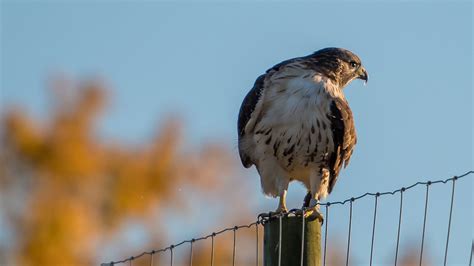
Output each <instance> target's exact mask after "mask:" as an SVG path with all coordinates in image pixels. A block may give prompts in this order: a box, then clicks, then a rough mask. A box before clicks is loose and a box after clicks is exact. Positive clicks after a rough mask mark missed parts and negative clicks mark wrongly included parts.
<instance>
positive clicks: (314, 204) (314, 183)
mask: <svg viewBox="0 0 474 266" xmlns="http://www.w3.org/2000/svg"><path fill="white" fill-rule="evenodd" d="M321 180H322V174H321V172H320V171H313V172H311V174H310V176H309V184H310V192H309V193H308V194H310V195H309V196H308V195H306V197H305V204H306V203H307V198H309V206H308V209H307V211H306V212H305V216H306V217H307V218H309V219H310V220H315V219H320V220H321V222H322V221H324V218H323V215H322V214H321V212H320V211H319V197H320V196H319V195H320V193H321V191H320V190H321Z"/></svg>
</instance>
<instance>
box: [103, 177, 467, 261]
mask: <svg viewBox="0 0 474 266" xmlns="http://www.w3.org/2000/svg"><path fill="white" fill-rule="evenodd" d="M471 174H474V171H468V172H466V173H464V174H462V175H459V176H453V177H451V178H448V179H445V180H437V181H426V182H416V183H415V184H413V185H410V186H408V187H402V188H399V189H397V190H394V191H387V192H376V193H372V192H367V193H365V194H363V195H360V196H358V197H352V198H349V199H346V200H343V201H333V202H326V203H318V204H319V205H322V206H330V205H335V204H339V205H344V204H346V203H348V202H351V201H352V202H354V201H356V200H359V199H362V198H364V197H367V196H374V197H375V196H379V197H380V196H384V195H395V194H397V193H399V192H401V191H402V190H403V192H406V191H407V190H409V189H412V188H414V187H416V186H419V185H427V184H429V185H430V186H431V185H434V184H439V183H442V184H446V183H447V182H449V181H452V180H455V179H456V180H457V181H458V180H460V179H461V178H463V177H465V176H468V175H471ZM305 210H306V208H303V209H292V210H290V211H288V212H287V213H272V212H270V213H263V214H260V215H258V217H257V221H255V222H252V223H250V224H247V225H239V226H233V227H228V228H225V229H222V230H220V231H218V232H213V233H211V234H209V235H206V236H202V237H199V238H193V239H189V240H183V241H181V242H179V243H178V244H176V245H170V246H167V247H164V248H162V249H158V250H152V251H145V252H142V253H141V254H139V255H137V256H132V257H129V258H126V259H123V260H118V261H111V262H108V263H102V264H101V265H102V266H105V265H115V264H120V263H125V262H129V261H133V260H135V259H138V258H140V257H142V256H144V255H153V254H156V253H160V252H165V251H167V250H171V249H173V248H177V247H179V246H181V245H183V244H185V243H192V242H196V241H200V240H205V239H208V238H209V237H212V236H216V235H219V234H222V233H225V232H227V231H232V230H238V229H242V228H251V227H252V226H254V225H257V226H258V225H259V224H265V223H266V222H268V221H269V220H270V219H271V218H279V217H280V216H288V215H300V214H301V213H303V212H304V211H305Z"/></svg>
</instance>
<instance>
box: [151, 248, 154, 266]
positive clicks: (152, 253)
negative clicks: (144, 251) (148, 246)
mask: <svg viewBox="0 0 474 266" xmlns="http://www.w3.org/2000/svg"><path fill="white" fill-rule="evenodd" d="M154 255H155V251H154V250H152V251H151V254H150V266H153V257H154Z"/></svg>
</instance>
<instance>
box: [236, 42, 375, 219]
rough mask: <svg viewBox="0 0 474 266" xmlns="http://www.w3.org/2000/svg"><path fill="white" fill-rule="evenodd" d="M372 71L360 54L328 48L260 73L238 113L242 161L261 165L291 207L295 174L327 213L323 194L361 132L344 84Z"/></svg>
mask: <svg viewBox="0 0 474 266" xmlns="http://www.w3.org/2000/svg"><path fill="white" fill-rule="evenodd" d="M354 79H362V80H364V81H365V82H367V79H368V75H367V71H366V70H365V68H364V67H363V66H362V63H361V61H360V59H359V57H358V56H357V55H355V54H354V53H352V52H350V51H348V50H345V49H341V48H326V49H322V50H319V51H317V52H315V53H313V54H311V55H308V56H304V57H298V58H294V59H290V60H286V61H283V62H281V63H279V64H277V65H275V66H274V67H272V68H270V69H269V70H267V72H266V73H265V74H263V75H261V76H260V77H258V78H257V80H256V81H255V84H254V86H253V88H252V89H251V90H250V92H249V93H248V94H247V96H246V97H245V99H244V101H243V103H242V106H241V108H240V113H239V120H238V133H239V154H240V158H241V160H242V164H243V165H244V166H245V167H246V168H249V167H251V166H252V165H255V166H256V168H257V170H258V173H259V174H260V181H261V186H262V189H263V192H264V193H265V194H266V195H269V196H272V197H280V202H279V205H278V208H277V212H286V211H287V208H286V203H285V198H286V193H287V190H288V185H289V183H290V182H291V181H293V180H298V181H300V182H302V183H303V184H304V185H305V186H306V188H307V189H308V194H307V195H306V197H305V203H304V207H310V209H309V211H308V213H309V214H310V215H313V216H316V217H320V218H322V215H321V214H320V213H319V210H318V207H319V205H318V202H319V200H320V199H321V198H324V197H326V196H327V195H328V194H329V193H331V191H332V189H333V188H334V185H335V184H336V181H337V176H338V174H339V171H340V170H341V168H342V166H343V165H344V166H346V165H347V164H348V163H349V159H350V157H351V155H352V151H353V148H354V145H355V144H356V132H355V128H354V120H353V117H352V112H351V109H350V108H349V104H348V102H347V100H346V99H345V97H344V93H343V88H344V87H345V86H346V85H347V84H348V83H349V82H351V81H352V80H354Z"/></svg>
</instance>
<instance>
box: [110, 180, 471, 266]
mask: <svg viewBox="0 0 474 266" xmlns="http://www.w3.org/2000/svg"><path fill="white" fill-rule="evenodd" d="M472 176H474V171H468V172H466V173H464V174H462V175H459V176H453V177H451V178H448V179H444V180H437V181H424V182H421V181H420V182H417V183H415V184H412V185H410V186H407V187H402V188H399V189H396V190H393V191H387V192H376V193H371V192H368V193H365V194H363V195H360V196H357V197H352V198H349V199H346V200H343V201H334V202H325V203H320V206H323V207H324V213H325V218H324V238H323V240H322V241H323V243H322V245H323V252H322V264H323V265H327V264H326V263H327V253H328V251H327V250H328V230H329V229H328V224H329V223H330V221H331V219H332V217H331V216H330V214H331V213H330V210H331V206H334V205H343V206H347V205H348V213H349V219H348V224H347V226H348V234H347V243H346V252H345V255H346V257H345V265H349V264H350V258H351V253H350V251H351V234H352V223H353V204H354V203H355V202H356V201H358V200H360V199H362V198H368V197H373V199H374V205H373V206H374V207H373V216H372V223H371V224H372V226H371V227H372V228H371V241H370V243H371V244H370V259H369V264H370V265H373V257H374V245H375V239H376V228H377V211H378V208H379V198H380V197H383V196H395V195H399V203H398V219H397V221H398V222H397V234H396V247H395V251H394V258H393V263H394V265H398V264H399V260H400V256H399V249H400V235H401V229H402V225H403V224H402V223H403V215H404V211H405V208H406V207H405V206H404V195H405V194H406V193H407V192H408V191H409V190H412V189H413V188H415V187H419V186H425V189H424V204H423V206H424V207H423V226H422V231H421V236H420V238H421V244H420V246H419V265H422V264H423V259H424V249H425V239H426V226H427V223H428V218H429V216H428V215H427V214H428V209H429V200H430V189H431V187H432V186H434V185H448V184H451V189H450V203H449V213H448V223H447V225H446V235H445V245H444V256H443V265H447V263H448V256H449V244H450V237H451V228H452V217H453V206H454V204H455V193H456V183H457V182H459V180H461V179H466V177H472ZM448 189H449V188H448ZM305 211H306V209H304V208H303V209H292V210H290V211H288V212H287V213H272V212H270V213H266V214H260V215H259V216H258V217H257V219H256V220H255V221H254V222H251V223H249V224H246V225H237V226H233V227H228V228H225V229H222V230H220V231H217V232H212V233H211V234H209V235H206V236H202V237H199V238H193V239H188V240H184V241H181V242H179V243H177V244H172V245H170V246H167V247H164V248H161V249H157V250H151V251H145V252H142V253H141V254H138V255H136V256H131V257H128V258H124V259H121V260H117V261H111V262H105V263H102V264H101V265H102V266H106V265H117V264H128V265H133V262H134V261H135V260H137V259H139V258H142V257H144V256H148V257H149V265H151V266H152V265H155V264H154V263H155V257H156V256H157V254H165V253H166V252H169V256H170V260H169V265H171V266H173V265H174V250H175V249H176V248H178V247H180V246H182V245H185V244H188V245H189V258H188V261H189V263H188V265H191V266H192V265H193V255H194V245H195V244H196V242H199V241H205V240H207V239H210V240H211V253H210V254H209V256H210V265H211V266H214V265H215V260H214V257H215V237H216V236H218V235H221V234H223V233H225V232H229V231H231V232H232V233H233V241H232V243H233V246H232V259H231V265H233V266H234V265H235V264H236V253H237V252H238V249H237V246H236V239H237V233H238V231H239V230H241V229H244V228H247V229H252V228H255V238H254V241H255V251H254V256H255V265H256V266H258V265H260V264H261V263H260V262H261V259H262V258H261V254H259V242H260V241H261V240H262V239H263V238H262V237H261V236H259V226H262V225H264V224H265V223H267V222H268V221H269V220H270V219H278V220H279V223H280V240H279V241H280V244H279V252H278V254H279V257H281V235H282V234H281V223H282V222H281V221H282V217H284V216H301V217H303V219H304V214H305ZM301 230H302V232H304V230H305V223H304V222H303V223H302V228H301ZM302 236H304V234H302ZM303 241H304V238H302V245H301V247H302V248H301V258H302V257H303V247H304V244H303ZM473 252H474V244H473V243H472V242H471V248H470V254H466V262H467V261H468V262H469V265H470V266H471V265H472V260H473V259H472V258H473ZM279 261H280V259H279ZM229 264H230V263H229ZM301 265H303V260H301Z"/></svg>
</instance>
